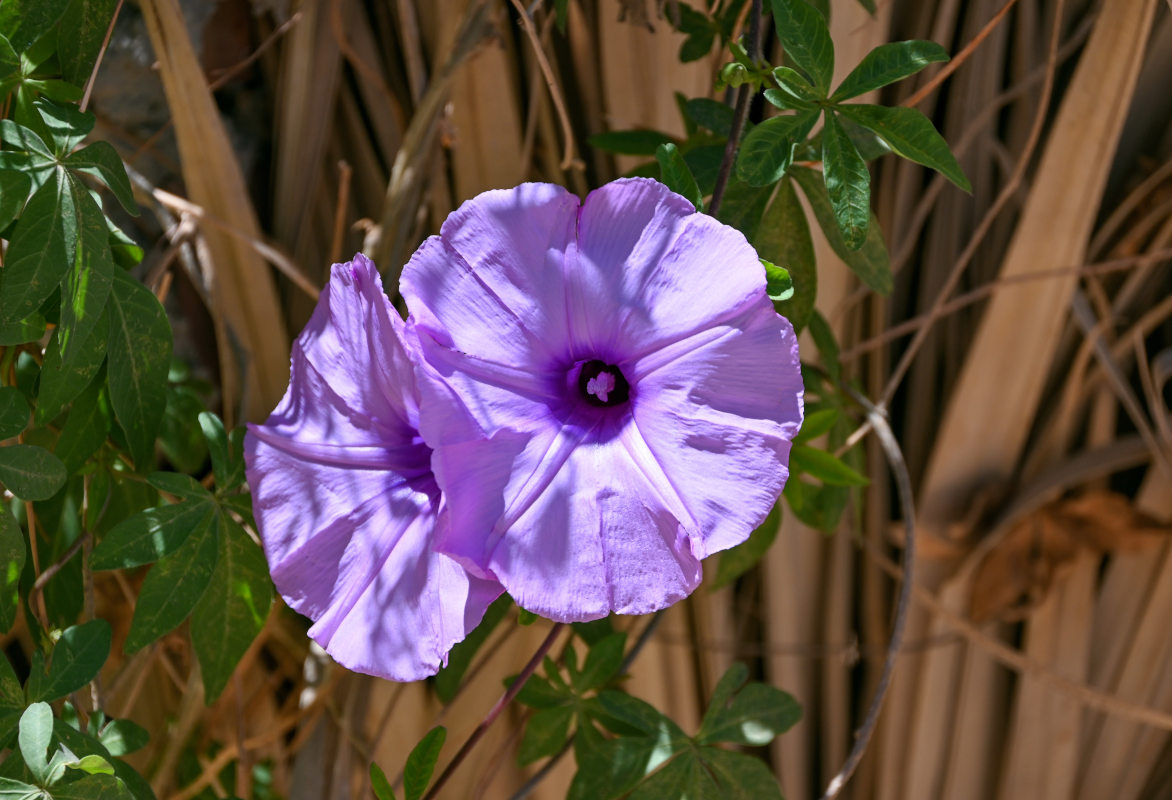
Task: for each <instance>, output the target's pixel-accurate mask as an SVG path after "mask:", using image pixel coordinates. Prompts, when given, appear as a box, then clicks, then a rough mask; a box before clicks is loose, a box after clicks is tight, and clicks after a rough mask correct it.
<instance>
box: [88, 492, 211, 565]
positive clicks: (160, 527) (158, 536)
mask: <svg viewBox="0 0 1172 800" xmlns="http://www.w3.org/2000/svg"><path fill="white" fill-rule="evenodd" d="M215 511H216V507H215V503H213V502H212V500H211V497H210V496H209V497H208V499H207V500H204V501H199V500H189V501H186V502H183V503H176V504H174V505H167V506H159V507H157V508H148V509H147V510H146V511H143V512H141V513H139V514H135V515H134V516H131V517H128V518H127V519H124V520H122V521H121V522H119V523H118V524H117V525H115V526H114V527H113V528H111V529H110V531H109V532H108V533H107V534H106V535H105V536H103V537H102V541H101V542H100V543H99V544H98V546H97V547H95V548H94V552H93V555H92V565H93V568H94V569H96V570H108V569H130V568H132V567H139V566H142V565H143V564H153V563H154V562H156V561H158V560H159V559H161V558H166V557H167V556H169V555H171V554H172V553H174V552H175V551H177V550H178V549H179V548H180V547H181V546H182V545H183V543H184V542H185V541H187V538H188V537H189V536H191V535H192V534H194V533H195V532H196V531H199V530H202V529H205V528H207V527H208V526H210V525H211V524H212V523H213V522H214V519H213V515H214V514H215Z"/></svg>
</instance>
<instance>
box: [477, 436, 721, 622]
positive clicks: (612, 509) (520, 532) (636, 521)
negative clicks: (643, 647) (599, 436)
mask: <svg viewBox="0 0 1172 800" xmlns="http://www.w3.org/2000/svg"><path fill="white" fill-rule="evenodd" d="M621 439H622V437H621V436H618V437H613V438H610V439H607V440H605V441H595V442H583V443H581V444H579V445H578V446H577V447H575V448H574V449H573V450H571V451H570V452H569V453H568V457H567V458H565V460H564V463H562V464H561V465H560V466H557V465H556V462H554V463H552V464H550V467H551V468H552V469H553V470H555V471H553V472H552V474H547V475H543V476H540V477H541V482H540V483H541V485H542V487H543V488H542V490H541V491H540V493H538V494H537V495H536V496H535V497H533V498H532V499H531V501H530V503H529V504H528V508H527V509H526V510H525V512H524V513H523V514H521V516H520V517H519V518H517V519H516V521H514V522H512V524H511V525H510V526H509V527H508V529H507V530H506V531H505V532H504V534H503V536H501V538H500V541H499V543H498V544H497V545H496V547H495V548H494V550H493V552H492V555H491V557H490V559H489V564H490V566H491V568H492V571H493V573H494V574H495V575H496V576H497V577H498V578H499V579H500V581H501V583H502V584H503V585H504V586H505V588H506V589H507V590H508V592H509V594H511V595H512V596H513V599H515V600H516V601H517V603H518V605H520V606H521V607H522V608H526V609H528V610H530V611H533V612H534V613H537V614H540V615H542V616H544V617H548V618H550V619H554V620H558V621H562V622H571V621H581V620H590V619H598V618H600V617H604V616H606V615H607V614H609V613H611V612H612V611H613V612H615V613H619V614H647V613H650V612H652V611H657V610H659V609H661V608H666V607H667V606H669V605H671V604H673V603H675V602H677V601H679V600H681V599H683V598H684V597H686V596H687V595H689V594H690V593H691V592H692V591H693V590H694V589H695V588H696V586H697V585H698V584H699V582H700V578H701V568H700V561H699V559H698V558H697V557H696V555H695V554H694V553H693V552H692V546H691V542H690V537H689V535H688V534H687V531H686V529H685V527H684V525H682V524H681V521H680V520H679V519H678V518H677V517H676V515H675V514H673V513H672V511H671V510H670V509H669V508H668V507H667V504H665V502H664V500H663V497H662V495H661V492H660V491H659V489H658V488H657V487H655V486H653V485H652V483H651V482H650V481H649V480H648V477H647V476H646V475H645V474H644V473H643V472H642V471H641V470H640V468H639V467H638V466H637V465H636V464H635V463H634V461H633V459H632V458H631V455H630V453H629V452H628V451H627V449H626V447H625V446H624V444H623V442H622V440H621ZM505 502H506V504H507V503H508V502H509V498H508V497H507V496H506V500H505Z"/></svg>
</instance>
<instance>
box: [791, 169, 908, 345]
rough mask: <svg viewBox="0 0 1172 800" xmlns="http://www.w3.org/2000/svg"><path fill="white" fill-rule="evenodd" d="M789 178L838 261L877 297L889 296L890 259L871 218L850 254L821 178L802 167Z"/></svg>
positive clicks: (879, 230) (872, 217)
mask: <svg viewBox="0 0 1172 800" xmlns="http://www.w3.org/2000/svg"><path fill="white" fill-rule="evenodd" d="M790 175H791V176H792V177H793V179H794V181H795V182H796V183H797V184H798V186H799V187H801V189H802V193H803V194H804V195H805V196H806V199H807V200H808V201H809V202H810V209H811V210H812V211H813V212H814V216H815V218H816V219H817V220H818V225H819V226H820V227H821V228H822V232H823V233H824V234H826V241H827V242H829V243H830V246H831V248H833V249H834V252H835V253H837V254H838V256H839V258H841V259H842V260H843V261H845V262H846V264H847V266H848V267H850V268H851V270H852V271H853V272H854V273H855V274H856V275H858V276H859V278H860V279H861V280H862V281H863V283H865V284H866V285H867V286H869V287H870V288H871V289H874V290H875V291H876V292H879V293H880V294H890V293H891V288H892V277H891V257H890V256H889V255H888V253H887V245H885V244H884V243H883V232H882V230H881V229H880V227H879V222H878V221H877V220H876V219H875V215H874V214H871V215H870V218H869V223H868V225H867V238H866V240H865V241H864V242H863V245H862V246H861V247H859V248H858V249H855V250H852V249H851V248H849V247H847V245H846V242H845V241H844V240H843V238H842V233H841V232H840V231H839V229H838V222H837V220H836V219H835V216H834V208H833V207H832V206H831V204H830V197H829V195H828V194H827V193H826V183H825V181H823V179H822V176H821V175H819V174H818V173H817V172H815V171H814V170H812V169H807V168H805V167H794V168H793V169H791V170H790ZM811 324H812V323H811Z"/></svg>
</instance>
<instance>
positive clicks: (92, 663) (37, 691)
mask: <svg viewBox="0 0 1172 800" xmlns="http://www.w3.org/2000/svg"><path fill="white" fill-rule="evenodd" d="M110 636H111V633H110V625H109V624H108V623H107V622H106V621H105V620H101V619H95V620H90V621H89V622H86V623H83V624H81V625H74V626H73V627H71V628H68V629H66V630H65V631H64V632H63V633H62V634H61V638H60V639H59V640H58V641H57V644H56V645H55V646H54V647H53V654H52V657H51V659H50V661H49V668H48V670H38V669H35V666H36V665H34V669H33V671H32V673H31V674H30V675H29V680H28V687H27V691H28V698H29V701H30V702H37V701H45V702H52V701H54V700H58V699H60V698H62V697H65V696H66V695H67V694H69V693H70V692H76V691H77V690H78V689H80V688H81V687H83V686H85V685H86V684H87V683H89V682H90V681H92V680H93V679H94V677H95V676H97V674H98V672H99V670H101V668H102V665H103V664H105V663H106V658H107V656H109V655H110Z"/></svg>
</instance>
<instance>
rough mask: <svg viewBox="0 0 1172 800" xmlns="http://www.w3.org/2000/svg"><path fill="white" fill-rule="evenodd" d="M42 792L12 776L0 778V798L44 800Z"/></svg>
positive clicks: (6, 799)
mask: <svg viewBox="0 0 1172 800" xmlns="http://www.w3.org/2000/svg"><path fill="white" fill-rule="evenodd" d="M44 797H45V795H44V793H43V792H42V791H41V790H40V789H39V788H37V787H36V786H32V785H30V784H27V783H23V782H22V781H18V780H15V779H14V778H0V800H44Z"/></svg>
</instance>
